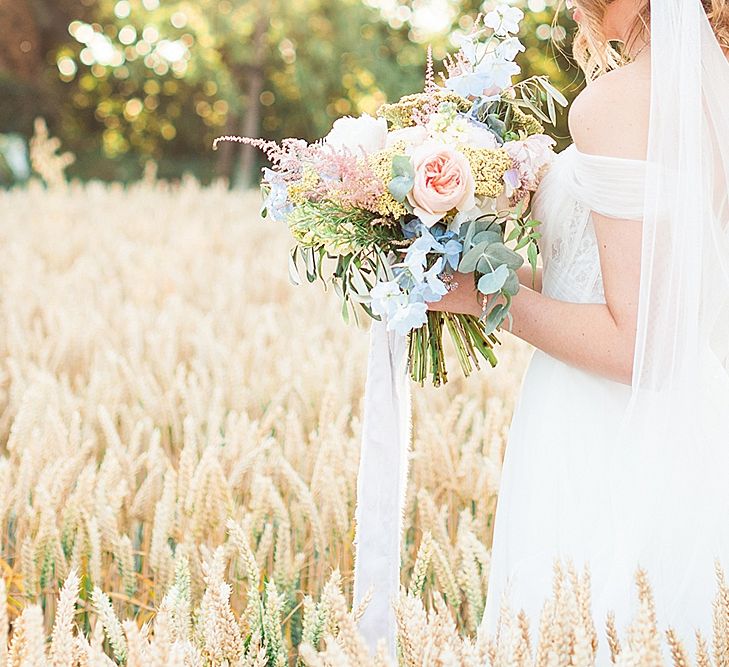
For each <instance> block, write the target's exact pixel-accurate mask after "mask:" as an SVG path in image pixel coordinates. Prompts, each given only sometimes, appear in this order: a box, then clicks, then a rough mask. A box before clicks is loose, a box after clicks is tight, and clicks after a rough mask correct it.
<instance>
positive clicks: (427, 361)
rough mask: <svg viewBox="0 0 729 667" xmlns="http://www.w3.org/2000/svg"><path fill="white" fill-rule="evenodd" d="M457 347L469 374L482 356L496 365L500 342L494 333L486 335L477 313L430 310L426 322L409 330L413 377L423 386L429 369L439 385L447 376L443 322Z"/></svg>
mask: <svg viewBox="0 0 729 667" xmlns="http://www.w3.org/2000/svg"><path fill="white" fill-rule="evenodd" d="M444 321H445V325H446V328H447V329H448V333H449V334H450V336H451V340H452V341H453V344H454V346H455V349H456V356H457V357H458V362H459V364H460V366H461V369H462V370H463V374H464V375H465V376H466V377H468V376H469V375H470V374H471V373H472V372H473V367H474V366H475V367H476V368H477V369H478V368H480V365H479V356H480V357H482V358H483V359H486V361H488V362H489V364H490V365H491V366H492V367H493V366H496V363H497V360H496V355H495V354H494V352H493V348H494V346H495V345H500V341H499V339H498V338H497V337H496V335H495V334H493V333H491V334H488V335H486V333H485V332H484V327H483V324H482V322H481V321H480V320H479V319H478V317H476V316H474V315H462V314H455V313H442V312H439V311H428V321H427V322H426V324H425V325H424V326H422V327H420V328H419V329H416V330H415V331H412V332H411V333H410V340H409V360H408V367H409V369H410V377H411V378H412V379H413V380H415V382H417V383H419V384H420V385H421V386H422V385H423V384H424V383H425V378H426V377H427V376H428V371H430V375H431V377H432V380H433V384H434V385H435V386H436V387H438V386H440V385H441V384H444V383H445V382H446V381H447V379H448V371H447V369H446V365H445V355H444V354H443V322H444Z"/></svg>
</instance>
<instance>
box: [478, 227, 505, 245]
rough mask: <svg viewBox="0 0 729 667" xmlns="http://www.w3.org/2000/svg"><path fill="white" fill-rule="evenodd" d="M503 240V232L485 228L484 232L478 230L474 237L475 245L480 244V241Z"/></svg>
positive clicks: (498, 241)
mask: <svg viewBox="0 0 729 667" xmlns="http://www.w3.org/2000/svg"><path fill="white" fill-rule="evenodd" d="M501 240H502V237H501V232H500V231H494V230H488V229H487V230H485V231H483V232H478V233H477V234H475V235H474V237H473V245H478V244H480V243H500V242H501Z"/></svg>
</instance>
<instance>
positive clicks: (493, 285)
mask: <svg viewBox="0 0 729 667" xmlns="http://www.w3.org/2000/svg"><path fill="white" fill-rule="evenodd" d="M508 278H509V268H508V267H507V266H506V265H505V264H502V265H501V266H499V267H497V268H496V270H495V271H492V272H491V273H487V274H485V275H483V276H481V277H480V278H479V279H478V291H479V292H481V294H494V293H496V292H498V291H499V290H500V289H501V288H502V287H503V286H504V283H505V282H506V280H507V279H508Z"/></svg>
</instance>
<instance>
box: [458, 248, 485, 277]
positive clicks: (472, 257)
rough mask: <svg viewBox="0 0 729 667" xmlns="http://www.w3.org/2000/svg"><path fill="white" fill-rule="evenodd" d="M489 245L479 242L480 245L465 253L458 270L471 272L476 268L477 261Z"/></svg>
mask: <svg viewBox="0 0 729 667" xmlns="http://www.w3.org/2000/svg"><path fill="white" fill-rule="evenodd" d="M488 247H489V244H488V243H479V244H478V245H475V246H473V248H471V249H470V250H469V251H468V252H466V253H464V254H463V257H461V261H460V263H459V264H458V270H459V271H460V272H461V273H471V271H473V270H475V268H476V263H477V262H478V260H479V259H480V258H481V256H482V255H483V253H484V251H485V250H486V248H488Z"/></svg>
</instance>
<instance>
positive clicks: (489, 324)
mask: <svg viewBox="0 0 729 667" xmlns="http://www.w3.org/2000/svg"><path fill="white" fill-rule="evenodd" d="M507 312H508V309H507V307H506V306H505V305H504V304H498V305H497V306H494V307H493V308H492V309H491V312H490V313H489V314H488V315H487V316H486V322H485V326H484V334H485V335H486V336H488V335H489V334H491V333H493V332H494V331H495V330H496V327H498V326H499V325H500V324H501V323H502V322H503V321H504V318H505V317H506V314H507Z"/></svg>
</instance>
